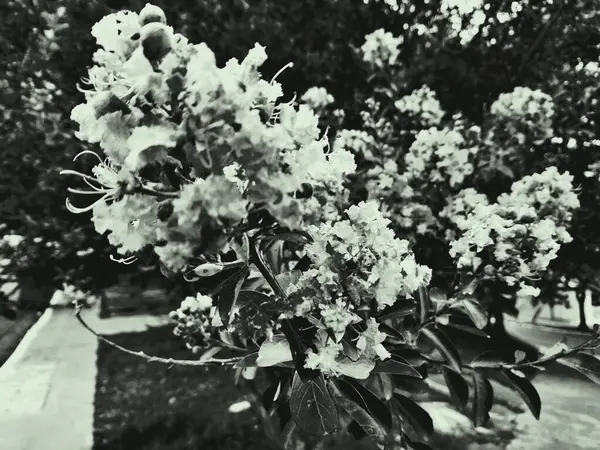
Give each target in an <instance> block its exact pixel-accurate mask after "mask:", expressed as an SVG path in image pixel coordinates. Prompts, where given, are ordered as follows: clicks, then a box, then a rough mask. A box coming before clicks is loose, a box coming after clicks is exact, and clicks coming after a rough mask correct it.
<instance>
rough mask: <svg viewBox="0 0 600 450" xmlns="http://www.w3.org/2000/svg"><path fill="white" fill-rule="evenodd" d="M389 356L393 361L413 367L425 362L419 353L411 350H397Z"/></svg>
mask: <svg viewBox="0 0 600 450" xmlns="http://www.w3.org/2000/svg"><path fill="white" fill-rule="evenodd" d="M391 354H392V359H393V360H395V361H400V362H403V363H405V364H410V365H411V366H413V367H414V366H420V365H422V364H424V363H426V362H427V360H426V359H425V358H424V357H423V355H422V354H421V352H419V351H418V350H414V349H412V348H397V349H395V350H394V351H393V352H391Z"/></svg>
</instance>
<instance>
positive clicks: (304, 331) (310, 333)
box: [281, 317, 319, 380]
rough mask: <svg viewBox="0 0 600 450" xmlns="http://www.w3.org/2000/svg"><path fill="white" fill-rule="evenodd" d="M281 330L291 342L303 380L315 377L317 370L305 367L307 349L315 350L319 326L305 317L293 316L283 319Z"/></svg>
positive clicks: (293, 356) (296, 365) (295, 362)
mask: <svg viewBox="0 0 600 450" xmlns="http://www.w3.org/2000/svg"><path fill="white" fill-rule="evenodd" d="M281 330H282V331H283V334H285V337H286V339H287V341H288V343H289V344H290V351H291V353H292V358H293V359H294V366H295V367H296V370H297V371H298V373H299V374H300V377H302V379H303V380H308V379H311V378H315V377H316V376H317V375H319V372H318V371H317V370H311V369H305V368H304V363H305V361H306V351H307V350H308V349H309V348H312V349H313V350H314V337H315V334H316V332H317V328H316V327H315V326H314V325H313V324H312V323H310V322H309V321H308V320H307V319H305V318H304V317H293V318H291V319H284V320H282V321H281Z"/></svg>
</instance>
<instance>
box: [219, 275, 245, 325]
mask: <svg viewBox="0 0 600 450" xmlns="http://www.w3.org/2000/svg"><path fill="white" fill-rule="evenodd" d="M248 272H249V270H248V268H247V267H244V268H243V269H242V270H239V271H237V273H236V275H235V276H232V277H231V278H230V279H229V280H228V281H227V282H226V283H225V284H224V285H223V286H222V287H221V292H219V300H218V306H219V314H220V316H221V320H222V321H223V324H224V325H227V324H228V323H229V316H230V313H231V310H232V308H233V307H234V306H235V304H236V302H237V298H238V295H239V293H240V290H241V289H242V284H243V283H244V280H245V279H246V276H247V275H248Z"/></svg>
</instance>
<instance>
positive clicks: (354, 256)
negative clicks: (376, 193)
mask: <svg viewBox="0 0 600 450" xmlns="http://www.w3.org/2000/svg"><path fill="white" fill-rule="evenodd" d="M346 213H347V215H348V220H342V221H339V222H335V223H324V224H322V225H320V226H314V225H313V226H311V227H310V228H309V229H308V232H309V233H310V234H311V235H312V236H313V238H314V242H313V243H311V244H309V245H307V246H306V252H307V254H308V255H309V257H310V258H311V261H313V263H314V265H315V267H316V268H315V269H311V270H309V271H307V272H305V273H304V274H303V275H302V278H301V280H302V279H311V280H317V281H318V282H319V283H320V284H321V286H322V287H323V290H322V291H323V294H324V295H325V293H326V292H328V289H329V287H328V286H329V285H330V284H331V283H332V282H333V283H339V282H341V279H340V276H341V274H343V273H344V265H345V264H346V263H349V262H352V264H353V265H355V266H356V267H357V271H356V273H357V275H356V276H355V277H354V281H355V282H356V284H357V286H358V287H359V288H360V290H361V291H363V292H367V293H368V294H367V295H368V297H370V298H374V299H375V300H376V302H377V304H378V305H379V307H380V308H383V307H385V306H390V305H393V304H394V303H395V302H396V300H397V298H398V297H410V296H411V295H412V293H413V292H415V291H416V290H417V289H418V288H419V287H420V286H425V285H427V283H428V282H429V280H430V277H431V270H430V269H429V268H427V267H424V266H421V265H419V264H417V263H416V261H415V257H414V255H413V254H412V252H411V251H410V249H409V243H408V241H406V240H402V239H398V238H396V237H395V235H394V233H393V231H392V230H391V229H389V228H388V225H389V224H390V220H389V219H387V218H385V217H383V215H382V214H381V212H380V211H379V209H378V207H377V203H376V202H374V201H369V202H361V203H359V204H358V205H353V206H351V207H350V208H348V210H347V211H346ZM359 274H360V276H359Z"/></svg>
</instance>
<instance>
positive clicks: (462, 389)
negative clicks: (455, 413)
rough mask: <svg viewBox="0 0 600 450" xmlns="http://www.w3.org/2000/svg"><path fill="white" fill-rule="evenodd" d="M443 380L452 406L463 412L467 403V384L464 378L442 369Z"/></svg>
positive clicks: (445, 368)
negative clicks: (448, 391) (452, 403)
mask: <svg viewBox="0 0 600 450" xmlns="http://www.w3.org/2000/svg"><path fill="white" fill-rule="evenodd" d="M442 371H443V373H444V380H446V384H447V385H448V389H449V390H450V397H451V398H452V401H453V402H454V404H455V405H456V406H457V407H458V408H459V409H460V410H463V409H464V408H465V406H467V402H468V401H469V384H468V383H467V380H465V379H464V377H463V376H462V375H461V374H460V373H458V372H455V371H454V370H452V369H450V368H448V367H442Z"/></svg>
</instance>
